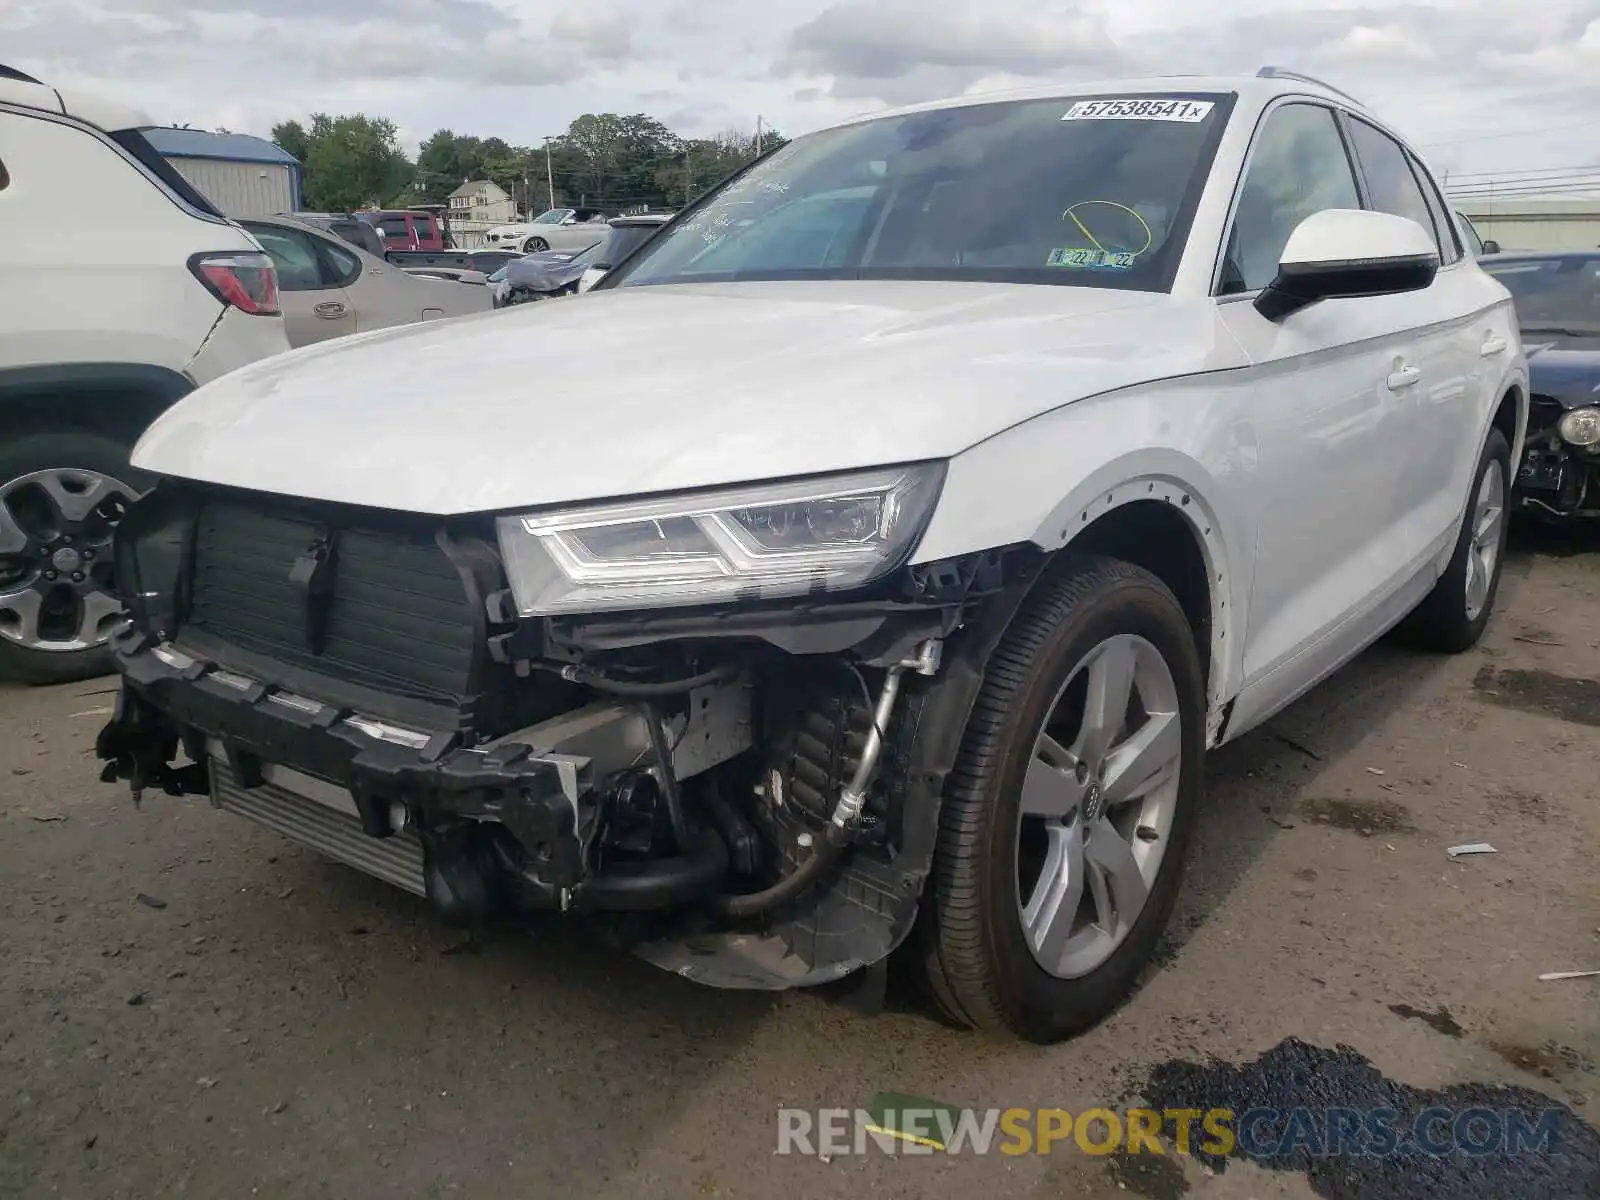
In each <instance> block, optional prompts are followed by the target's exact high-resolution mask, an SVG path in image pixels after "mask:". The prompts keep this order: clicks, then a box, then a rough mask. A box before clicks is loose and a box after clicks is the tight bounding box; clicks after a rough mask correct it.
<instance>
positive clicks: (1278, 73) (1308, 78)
mask: <svg viewBox="0 0 1600 1200" xmlns="http://www.w3.org/2000/svg"><path fill="white" fill-rule="evenodd" d="M1256 78H1257V79H1293V80H1296V81H1298V82H1300V83H1312V84H1315V85H1316V86H1317V87H1320V88H1327V89H1328V90H1329V91H1330V92H1332V93H1333V94H1334V95H1336V96H1343V97H1344V98H1345V99H1346V100H1348V101H1350V103H1351V104H1361V101H1359V100H1357V99H1356V98H1355V97H1354V96H1352V95H1351V94H1350V93H1349V92H1347V91H1345V90H1344V89H1343V88H1336V87H1334V86H1333V84H1331V83H1329V82H1328V81H1327V80H1325V79H1318V78H1317V77H1316V76H1315V75H1302V74H1301V73H1300V72H1299V71H1286V70H1284V69H1283V68H1282V67H1262V68H1261V69H1260V70H1259V71H1257V72H1256ZM1361 106H1362V107H1363V108H1365V107H1366V105H1364V104H1362V105H1361Z"/></svg>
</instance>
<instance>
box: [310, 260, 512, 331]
mask: <svg viewBox="0 0 1600 1200" xmlns="http://www.w3.org/2000/svg"><path fill="white" fill-rule="evenodd" d="M327 253H328V257H329V259H330V260H331V262H332V264H333V266H334V268H335V269H337V270H339V271H341V272H343V273H344V278H345V279H346V280H347V282H346V284H345V290H346V291H347V292H348V293H349V296H350V302H351V306H352V309H353V311H354V314H355V322H356V329H357V330H358V331H360V332H362V333H365V332H367V331H368V330H372V329H388V328H390V327H392V326H395V325H410V324H412V323H413V322H415V321H435V320H439V319H440V318H442V317H445V316H447V315H449V313H448V311H447V310H448V307H449V306H448V304H447V303H446V297H447V296H449V295H451V294H452V293H451V291H450V290H449V289H453V288H458V287H464V286H466V285H464V284H458V283H455V282H453V281H446V280H442V279H437V280H429V279H419V278H417V277H416V276H414V275H412V274H410V273H409V272H407V271H402V270H400V269H398V268H397V267H393V266H390V265H389V264H388V263H385V262H380V261H378V260H377V259H375V258H372V257H371V256H362V255H361V254H360V253H359V252H358V251H355V250H353V249H350V248H347V247H344V246H331V247H329V248H327ZM484 307H485V308H487V307H488V303H487V302H485V304H484Z"/></svg>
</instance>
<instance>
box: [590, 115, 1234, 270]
mask: <svg viewBox="0 0 1600 1200" xmlns="http://www.w3.org/2000/svg"><path fill="white" fill-rule="evenodd" d="M1232 100H1233V97H1232V96H1231V95H1199V94H1193V95H1177V94H1173V95H1157V94H1150V95H1140V96H1133V97H1126V98H1120V97H1114V96H1112V97H1101V98H1082V97H1071V98H1067V99H1062V98H1059V97H1058V98H1056V99H1051V100H1027V101H1006V102H1002V103H991V104H974V105H969V106H963V107H957V108H945V109H936V110H933V111H929V112H920V113H911V114H908V115H905V116H898V117H882V118H878V119H876V120H870V121H864V122H861V123H860V124H856V125H848V126H845V127H843V128H839V129H829V130H824V131H823V132H821V133H815V134H812V135H810V136H809V137H803V138H799V139H797V140H795V141H793V142H790V143H789V144H788V145H786V146H784V147H783V148H782V149H780V150H778V151H776V152H774V153H773V154H772V155H770V156H769V157H767V158H765V159H763V160H761V161H760V162H758V163H756V164H755V165H754V166H753V167H752V168H750V169H749V170H747V171H745V172H744V173H743V174H741V175H739V176H737V177H735V178H734V179H732V180H730V181H729V182H728V183H726V184H724V185H723V186H722V187H721V188H719V189H718V190H717V191H715V192H713V193H712V194H710V195H709V196H707V197H706V198H705V199H703V200H702V201H701V202H700V203H699V204H698V205H696V206H695V208H694V210H692V211H690V212H688V213H686V214H685V215H684V219H682V220H681V221H679V222H678V223H677V224H676V225H674V226H673V227H671V228H669V229H668V230H666V231H665V232H664V233H663V234H662V235H661V236H659V237H657V238H655V239H654V240H653V241H652V242H651V243H650V244H649V245H648V246H647V247H645V248H644V249H643V250H642V251H641V252H640V253H639V254H638V255H636V256H635V257H634V258H633V260H632V261H630V262H629V263H628V265H627V266H626V267H625V268H623V270H622V272H621V275H622V279H621V281H620V283H621V286H623V287H627V286H639V285H643V284H663V283H694V282H713V281H725V280H743V279H951V280H995V281H1006V282H1022V283H1066V284H1073V285H1077V286H1088V287H1111V288H1128V289H1140V290H1152V291H1165V290H1167V289H1168V288H1169V287H1170V286H1171V280H1172V274H1173V272H1174V271H1175V270H1176V269H1177V263H1178V259H1179V257H1180V256H1181V255H1182V252H1183V243H1184V239H1185V237H1186V236H1187V232H1188V223H1189V220H1190V217H1191V216H1192V214H1193V210H1194V206H1195V204H1196V203H1197V202H1198V199H1199V193H1200V189H1201V187H1202V186H1203V184H1204V182H1205V179H1206V176H1207V174H1208V172H1209V170H1210V165H1211V158H1212V155H1213V153H1214V151H1215V147H1216V142H1217V138H1218V136H1219V135H1220V133H1221V130H1222V127H1223V125H1224V123H1225V122H1226V120H1227V114H1228V111H1229V109H1230V107H1231V104H1232Z"/></svg>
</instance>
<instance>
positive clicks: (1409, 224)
mask: <svg viewBox="0 0 1600 1200" xmlns="http://www.w3.org/2000/svg"><path fill="white" fill-rule="evenodd" d="M1438 272H1439V248H1438V247H1437V246H1435V245H1434V242H1433V235H1432V234H1430V233H1428V232H1427V231H1426V230H1425V229H1423V228H1422V226H1421V225H1418V224H1417V223H1416V222H1415V221H1413V220H1411V219H1410V218H1408V217H1397V216H1393V215H1392V214H1390V213H1381V212H1368V211H1366V210H1364V209H1348V208H1327V209H1323V210H1322V211H1321V212H1317V213H1312V214H1311V215H1310V216H1309V217H1307V218H1306V219H1305V220H1304V221H1301V222H1300V224H1299V225H1297V226H1296V227H1295V231H1294V232H1293V233H1291V234H1290V235H1289V242H1288V244H1287V245H1286V246H1284V248H1283V255H1282V257H1281V258H1280V259H1279V262H1278V275H1277V278H1276V279H1274V280H1273V281H1272V282H1271V283H1270V284H1268V285H1267V286H1266V287H1265V288H1264V289H1262V291H1261V294H1260V295H1258V296H1257V297H1256V301H1255V306H1256V311H1257V312H1259V313H1260V314H1261V315H1262V316H1263V317H1265V318H1267V320H1269V321H1281V320H1283V319H1284V318H1285V317H1288V316H1289V315H1290V314H1292V313H1296V312H1299V311H1300V310H1301V309H1302V308H1305V307H1306V306H1307V305H1311V304H1315V303H1316V302H1317V301H1319V300H1341V299H1352V298H1360V297H1367V296H1394V295H1399V294H1400V293H1402V292H1420V291H1422V290H1423V289H1424V288H1426V287H1428V286H1429V285H1430V284H1431V283H1432V282H1433V277H1434V276H1435V275H1436V274H1438Z"/></svg>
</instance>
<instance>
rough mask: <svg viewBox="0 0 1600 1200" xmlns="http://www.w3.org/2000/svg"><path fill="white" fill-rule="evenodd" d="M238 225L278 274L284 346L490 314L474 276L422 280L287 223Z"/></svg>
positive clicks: (265, 220)
mask: <svg viewBox="0 0 1600 1200" xmlns="http://www.w3.org/2000/svg"><path fill="white" fill-rule="evenodd" d="M240 224H241V225H243V226H244V228H245V229H246V230H248V231H249V233H250V235H251V236H252V237H254V238H255V239H256V241H257V242H259V243H260V245H261V248H262V249H263V250H265V251H266V252H267V254H268V255H270V256H271V258H272V262H273V265H274V266H275V267H277V269H278V291H279V300H280V303H281V304H282V307H283V323H284V328H285V329H286V330H287V332H288V334H289V344H290V345H291V346H308V345H310V344H311V343H313V342H324V341H327V340H328V339H329V338H336V337H342V336H343V335H345V334H347V333H360V332H365V331H367V330H370V329H386V328H388V327H390V326H393V325H409V324H412V323H413V322H416V321H436V320H442V319H443V318H445V317H461V316H466V315H467V314H468V313H476V312H487V311H488V310H489V308H490V307H491V305H490V300H489V289H488V288H486V287H484V286H483V281H482V277H481V276H479V277H478V278H477V280H476V281H475V282H468V281H463V282H453V281H445V280H440V279H421V278H418V277H416V276H415V275H411V274H408V273H407V272H405V271H402V270H401V269H400V268H398V267H395V266H393V265H392V264H390V263H387V262H385V261H384V260H383V259H381V258H377V257H375V256H374V255H371V254H368V253H367V252H366V251H364V250H362V249H360V248H359V247H357V246H352V245H350V244H349V243H348V242H345V241H342V240H340V239H338V238H335V237H332V236H330V235H328V234H326V233H324V232H322V230H320V229H316V228H314V227H313V226H311V225H308V224H306V223H305V222H303V221H296V220H294V219H293V218H290V217H252V218H250V219H249V220H246V221H241V222H240Z"/></svg>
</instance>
